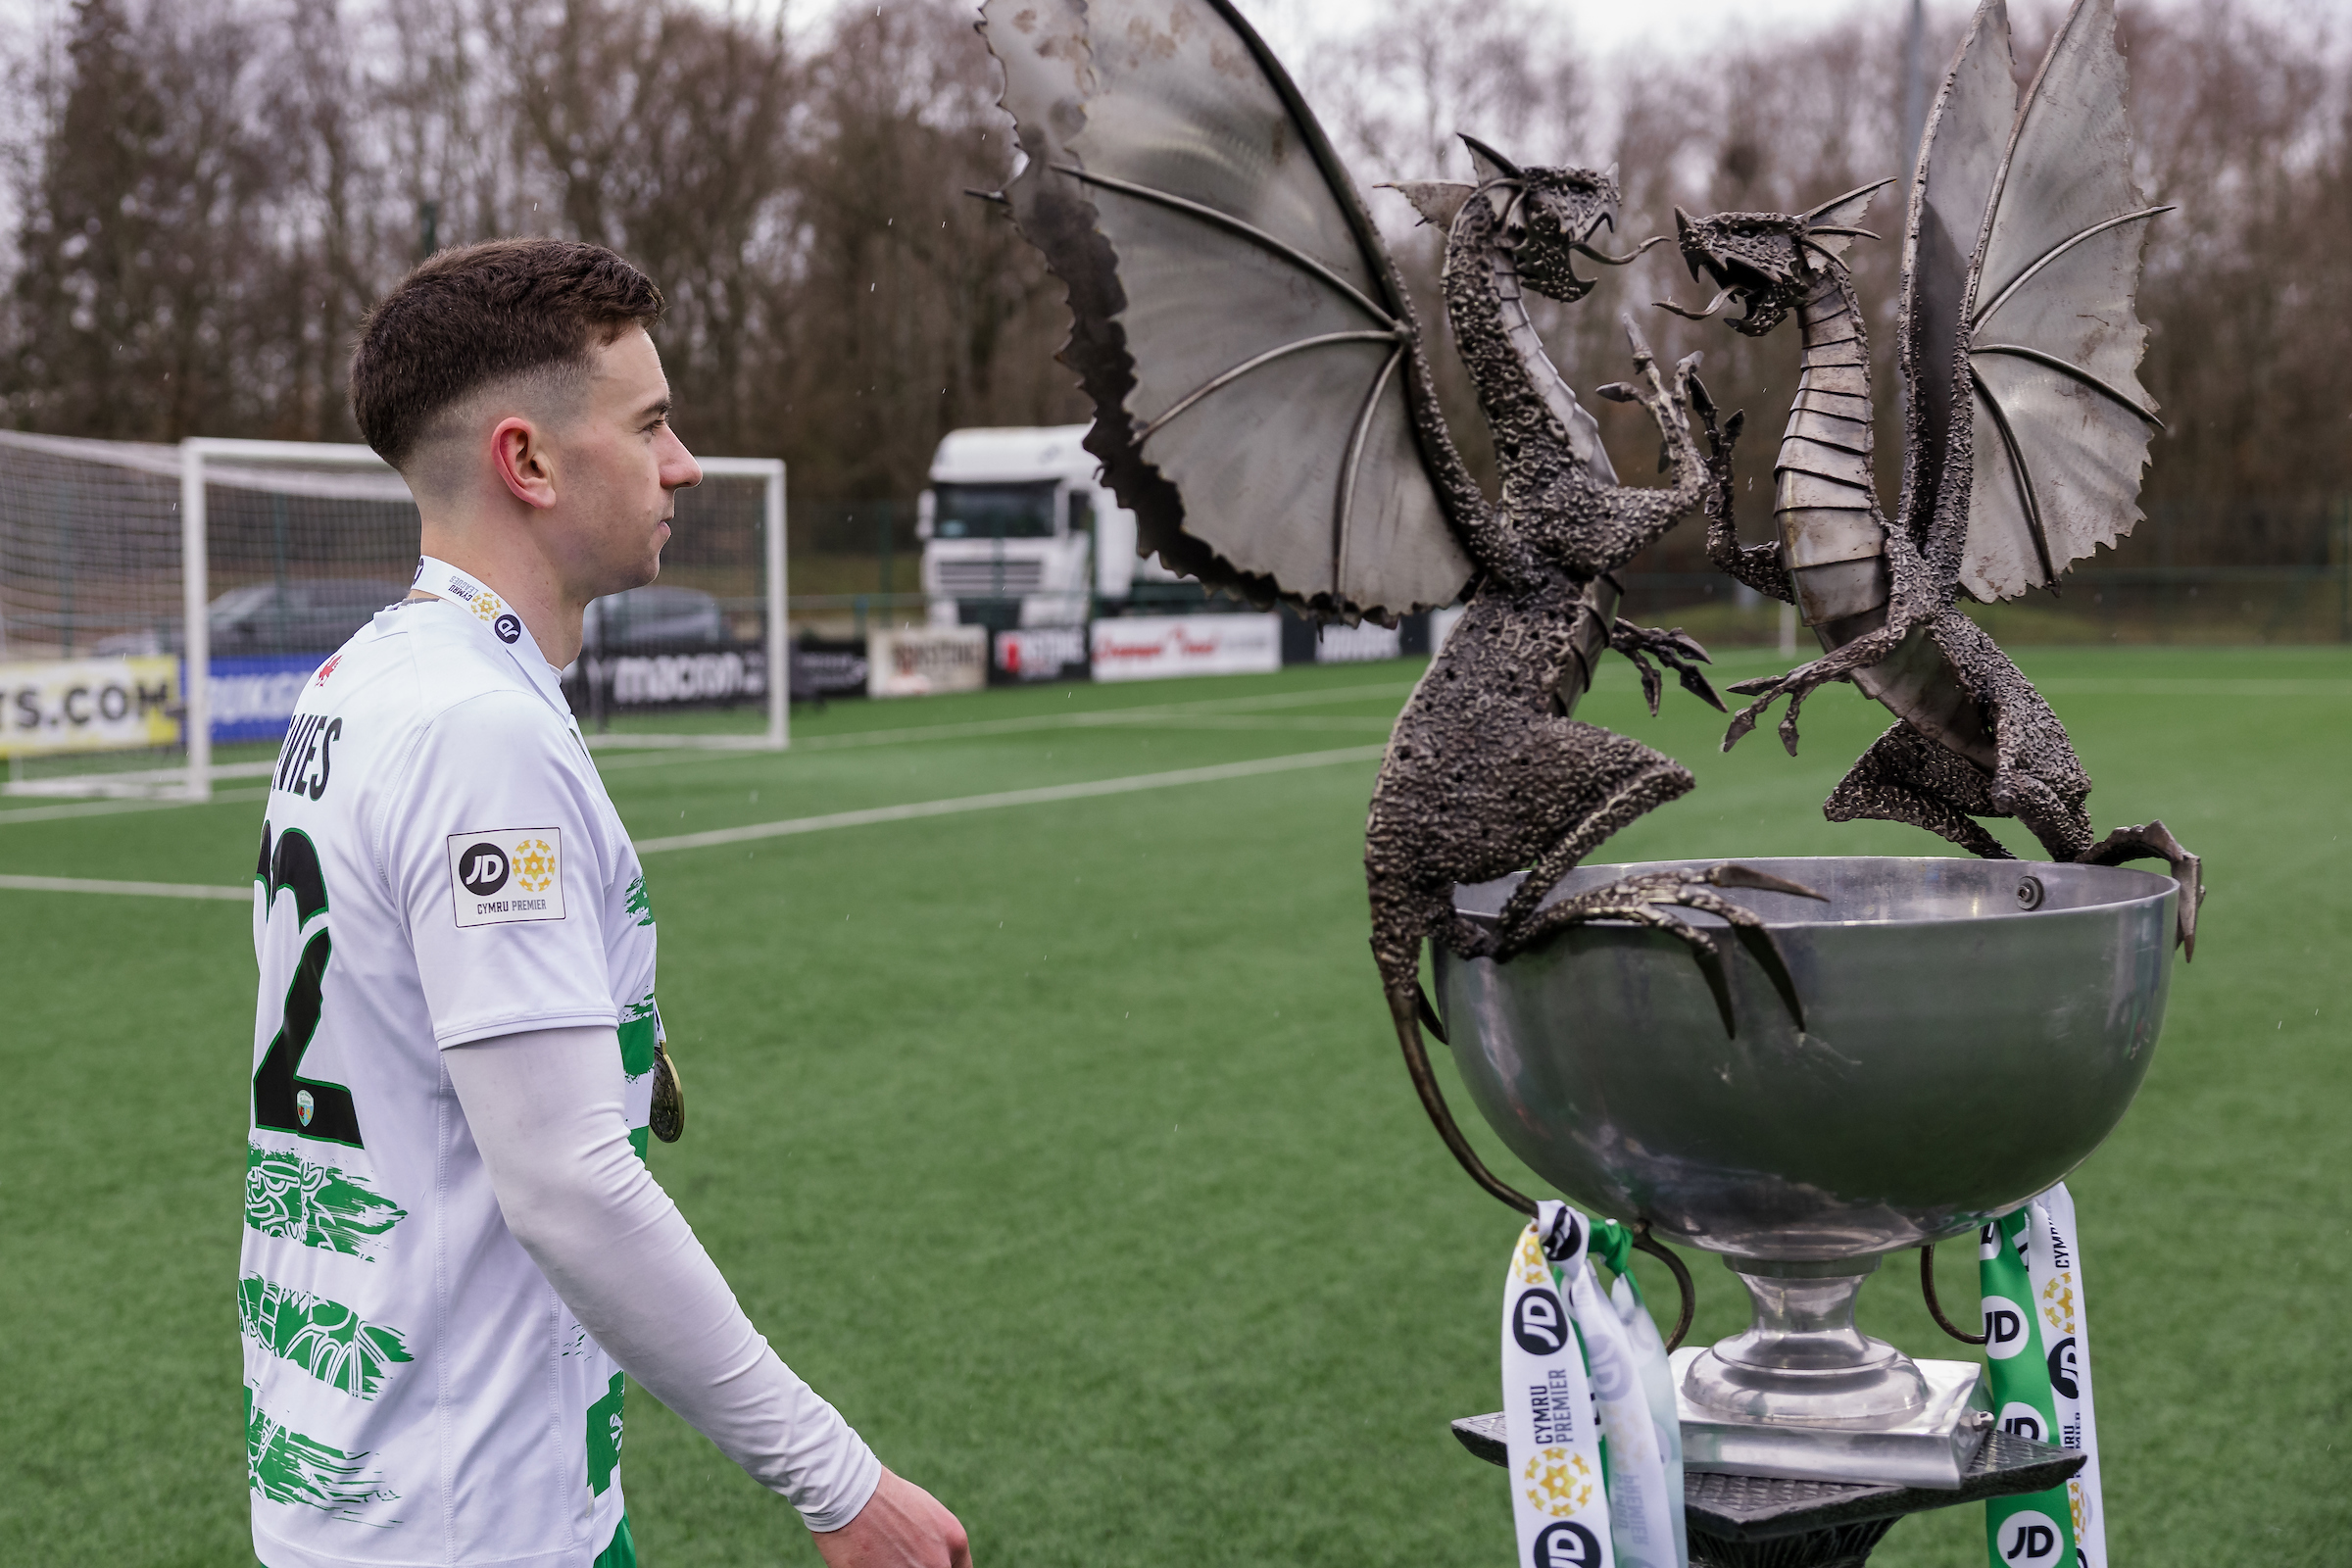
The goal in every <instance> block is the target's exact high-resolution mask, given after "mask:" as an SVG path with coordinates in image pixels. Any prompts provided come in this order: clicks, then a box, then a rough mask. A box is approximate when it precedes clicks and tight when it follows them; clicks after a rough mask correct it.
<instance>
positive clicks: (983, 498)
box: [932, 479, 1054, 539]
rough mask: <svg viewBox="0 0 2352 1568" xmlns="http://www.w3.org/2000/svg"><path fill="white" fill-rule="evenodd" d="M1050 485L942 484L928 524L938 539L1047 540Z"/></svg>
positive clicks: (1051, 496)
mask: <svg viewBox="0 0 2352 1568" xmlns="http://www.w3.org/2000/svg"><path fill="white" fill-rule="evenodd" d="M932 492H933V494H934V495H935V496H936V498H937V499H936V501H935V503H934V505H935V506H936V507H937V511H936V512H935V513H934V514H933V515H934V516H935V518H936V519H937V520H936V521H934V522H933V524H932V530H933V533H934V536H935V537H937V538H941V539H1050V538H1052V537H1053V536H1054V481H1053V480H1051V479H1041V480H1037V481H1034V482H1031V483H1026V484H942V485H934V486H932Z"/></svg>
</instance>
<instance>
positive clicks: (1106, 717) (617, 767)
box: [592, 681, 1412, 773]
mask: <svg viewBox="0 0 2352 1568" xmlns="http://www.w3.org/2000/svg"><path fill="white" fill-rule="evenodd" d="M1411 692H1412V687H1410V686H1409V685H1408V686H1399V685H1397V684H1396V683H1394V682H1391V681H1383V682H1380V683H1379V684H1377V685H1366V686H1329V687H1324V688H1322V689H1321V690H1314V691H1302V692H1268V693H1266V694H1264V695H1262V696H1257V697H1207V698H1202V699H1201V700H1199V701H1197V702H1189V703H1151V704H1145V705H1142V706H1139V707H1135V708H1094V709H1087V710H1085V711H1080V712H1075V713H1028V714H1024V715H1022V716H1021V717H1019V718H978V719H963V720H958V721H956V722H952V723H946V724H915V725H908V726H905V727H903V728H898V729H869V730H844V731H842V732H841V733H839V734H834V735H811V736H809V737H807V738H805V739H802V740H796V741H794V742H793V743H792V746H791V747H790V749H789V750H788V751H786V752H784V753H776V752H764V753H757V752H742V751H726V752H698V751H692V750H687V749H684V748H681V749H679V750H677V751H665V752H661V753H657V754H653V755H648V756H638V757H630V758H623V759H614V760H610V761H607V760H599V761H598V762H597V764H596V765H597V771H599V772H600V773H613V772H625V771H629V770H632V769H635V768H641V767H671V766H675V765H677V764H678V763H680V762H694V761H723V760H741V759H745V758H750V757H757V756H765V757H771V758H772V757H776V756H790V755H792V753H795V752H830V751H838V750H841V749H844V748H849V747H865V746H898V745H904V744H907V743H910V742H921V741H952V740H969V739H973V738H975V737H979V736H991V735H1018V734H1024V733H1030V732H1034V731H1037V730H1050V729H1096V728H1103V727H1111V728H1117V727H1125V726H1138V727H1151V726H1153V725H1155V724H1157V723H1158V722H1159V721H1160V720H1162V719H1166V718H1169V717H1178V718H1184V717H1189V716H1191V715H1194V714H1209V715H1217V714H1225V713H1242V712H1262V711H1265V710H1267V709H1279V708H1320V707H1323V706H1324V705H1326V704H1336V703H1351V702H1365V701H1369V700H1370V699H1372V698H1374V697H1393V698H1395V699H1396V700H1397V702H1398V703H1400V704H1401V703H1402V702H1403V701H1404V699H1405V698H1406V697H1407V696H1409V695H1410V694H1411ZM1382 722H1383V723H1384V724H1385V723H1387V722H1389V721H1388V720H1382ZM592 744H593V743H592Z"/></svg>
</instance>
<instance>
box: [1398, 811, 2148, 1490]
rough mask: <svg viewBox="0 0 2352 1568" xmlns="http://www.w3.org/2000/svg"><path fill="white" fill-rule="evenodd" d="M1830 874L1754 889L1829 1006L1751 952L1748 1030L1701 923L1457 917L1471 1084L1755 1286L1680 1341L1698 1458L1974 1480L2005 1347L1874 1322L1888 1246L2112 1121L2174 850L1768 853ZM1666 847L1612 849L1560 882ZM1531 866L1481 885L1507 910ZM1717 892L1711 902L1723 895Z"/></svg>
mask: <svg viewBox="0 0 2352 1568" xmlns="http://www.w3.org/2000/svg"><path fill="white" fill-rule="evenodd" d="M1745 863H1747V864H1749V865H1751V866H1752V867H1753V868H1755V869H1757V870H1759V871H1763V872H1765V873H1767V874H1770V875H1775V876H1779V877H1784V878H1787V879H1788V880H1789V881H1791V882H1795V883H1799V884H1801V885H1803V886H1805V887H1808V888H1811V889H1813V890H1815V891H1816V892H1819V893H1821V894H1822V895H1824V896H1825V897H1826V899H1827V901H1828V902H1827V903H1826V904H1817V903H1812V902H1810V901H1807V900H1802V899H1796V898H1792V897H1789V896H1787V895H1783V894H1776V893H1769V892H1759V891H1749V890H1742V889H1735V890H1731V891H1730V892H1729V894H1728V896H1729V897H1731V898H1733V899H1735V900H1736V901H1738V902H1740V903H1741V904H1743V905H1744V906H1746V907H1749V908H1750V909H1752V910H1754V911H1755V912H1756V913H1758V914H1761V915H1764V916H1765V917H1766V918H1767V919H1768V920H1769V921H1770V922H1771V927H1772V932H1773V935H1774V937H1775V939H1776V940H1777V942H1778V945H1779V948H1780V951H1781V953H1782V955H1783V956H1784V957H1785V959H1786V961H1787V964H1788V967H1789V973H1790V975H1791V976H1792V977H1793V979H1794V981H1795V985H1796V990H1797V993H1798V994H1799V995H1800V996H1801V997H1802V998H1803V999H1804V1006H1803V1021H1802V1022H1801V1024H1800V1023H1799V1022H1798V1021H1797V1020H1796V1019H1795V1018H1794V1017H1792V1016H1791V1015H1790V1013H1789V1009H1788V1008H1787V1007H1785V1006H1784V1005H1782V1002H1781V999H1780V997H1779V995H1778V994H1777V989H1776V987H1775V986H1774V985H1773V984H1772V982H1771V980H1770V979H1769V977H1768V976H1767V975H1766V973H1765V971H1764V970H1763V968H1762V967H1761V966H1759V965H1757V964H1755V963H1753V962H1748V961H1740V962H1736V963H1733V964H1731V965H1729V966H1728V972H1729V978H1730V983H1731V989H1732V1003H1733V1010H1734V1012H1735V1014H1736V1016H1737V1017H1738V1019H1739V1033H1738V1034H1737V1035H1736V1036H1734V1037H1731V1038H1728V1039H1727V1038H1726V1036H1725V1033H1724V1028H1723V1023H1722V1019H1721V1016H1720V1014H1719V1011H1718V1007H1717V1003H1716V999H1715V997H1714V995H1713V994H1712V992H1711V991H1710V989H1709V987H1708V985H1707V983H1706V981H1705V980H1704V979H1703V978H1702V976H1701V973H1700V971H1699V970H1698V969H1697V968H1696V967H1695V966H1694V965H1692V964H1691V961H1690V958H1689V956H1688V955H1687V953H1686V952H1685V950H1684V948H1683V945H1682V944H1681V943H1679V942H1677V941H1675V940H1672V939H1670V938H1668V937H1666V936H1664V935H1662V934H1660V933H1658V932H1654V931H1648V930H1642V929H1639V928H1635V927H1630V926H1599V925H1595V926H1584V927H1580V928H1577V929H1574V930H1571V931H1568V932H1565V933H1563V934H1562V935H1561V936H1559V937H1558V938H1556V939H1555V940H1554V941H1553V942H1551V943H1550V944H1549V945H1548V946H1546V947H1544V949H1542V950H1541V951H1539V952H1535V953H1530V954H1525V955H1522V956H1519V957H1516V958H1513V959H1511V960H1510V961H1509V962H1506V963H1497V962H1495V961H1493V960H1491V959H1484V958H1471V959H1464V958H1459V957H1456V956H1453V955H1452V954H1450V953H1448V952H1446V950H1445V949H1444V948H1443V947H1441V948H1438V949H1437V988H1438V1003H1439V1006H1440V1009H1441V1011H1442V1012H1443V1014H1444V1016H1445V1021H1446V1032H1447V1036H1448V1038H1449V1040H1450V1042H1451V1045H1452V1050H1453V1057H1454V1061H1455V1062H1456V1064H1457V1065H1458V1066H1459V1067H1460V1069H1461V1073H1462V1077H1463V1080H1464V1081H1465V1083H1466V1084H1467V1086H1468V1089H1469V1092H1470V1097H1471V1099H1472V1100H1473V1101H1474V1102H1475V1103H1477V1105H1478V1108H1479V1110H1480V1111H1481V1113H1483V1114H1484V1115H1485V1117H1486V1119H1487V1121H1488V1122H1489V1123H1490V1124H1491V1125H1492V1126H1493V1127H1494V1129H1495V1132H1496V1133H1497V1134H1498V1135H1500V1137H1501V1139H1502V1141H1503V1142H1504V1143H1505V1144H1507V1145H1508V1146H1509V1147H1510V1149H1511V1152H1513V1153H1515V1154H1517V1155H1518V1156H1519V1157H1520V1158H1521V1159H1523V1160H1525V1161H1526V1162H1527V1164H1528V1165H1529V1166H1530V1167H1531V1168H1532V1169H1534V1170H1535V1172H1536V1173H1537V1174H1538V1175H1540V1176H1542V1177H1543V1178H1544V1180H1546V1181H1548V1182H1550V1183H1551V1184H1552V1185H1553V1186H1555V1187H1557V1188H1558V1189H1559V1190H1560V1191H1561V1192H1562V1193H1564V1194H1566V1195H1567V1196H1568V1197H1569V1198H1570V1199H1572V1200H1573V1201H1576V1202H1578V1203H1580V1204H1582V1205H1584V1206H1586V1207H1588V1208H1590V1209H1592V1210H1593V1211H1595V1212H1597V1213H1601V1214H1607V1215H1611V1216H1614V1217H1616V1218H1618V1219H1622V1220H1625V1221H1627V1222H1629V1223H1633V1224H1638V1225H1646V1227H1647V1229H1648V1231H1649V1233H1650V1235H1651V1236H1652V1237H1655V1238H1662V1239H1664V1240H1666V1241H1671V1242H1676V1243H1680V1244H1681V1245H1683V1246H1686V1247H1691V1248H1697V1249H1699V1250H1704V1251H1709V1252H1714V1253H1718V1254H1720V1255H1721V1256H1722V1258H1723V1260H1724V1262H1725V1264H1726V1265H1727V1266H1728V1267H1729V1268H1730V1269H1731V1270H1732V1272H1733V1273H1734V1274H1736V1275H1737V1276H1738V1277H1739V1279H1740V1284H1742V1285H1743V1286H1745V1287H1746V1289H1747V1292H1748V1295H1749V1296H1750V1297H1751V1298H1752V1299H1753V1301H1754V1304H1755V1310H1754V1317H1753V1321H1752V1322H1751V1323H1750V1324H1749V1325H1748V1327H1747V1328H1746V1329H1745V1330H1744V1331H1743V1332H1741V1333H1740V1334H1736V1335H1734V1336H1732V1337H1731V1338H1729V1339H1727V1340H1723V1341H1721V1342H1720V1343H1718V1344H1716V1345H1715V1346H1713V1347H1712V1348H1706V1349H1698V1348H1687V1349H1683V1350H1680V1351H1678V1352H1677V1353H1676V1355H1675V1358H1674V1364H1675V1371H1676V1374H1677V1378H1678V1381H1679V1385H1680V1393H1681V1399H1682V1405H1683V1442H1684V1446H1685V1455H1686V1462H1687V1463H1688V1464H1689V1466H1690V1467H1691V1469H1694V1470H1700V1471H1706V1470H1717V1471H1733V1472H1738V1473H1741V1474H1747V1475H1761V1476H1786V1477H1795V1478H1802V1479H1808V1480H1819V1481H1839V1482H1850V1483H1874V1482H1875V1483H1887V1484H1898V1485H1905V1486H1912V1487H1925V1488H1934V1489H1953V1488H1957V1487H1958V1486H1959V1485H1960V1484H1961V1478H1962V1476H1963V1474H1964V1473H1965V1471H1966V1470H1967V1468H1968V1466H1969V1464H1970V1462H1971V1460H1972V1459H1973V1458H1974V1457H1975V1455H1976V1453H1977V1449H1978V1448H1979V1446H1981V1444H1982V1442H1983V1440H1984V1437H1985V1431H1986V1429H1987V1428H1989V1427H1990V1426H1991V1424H1992V1414H1991V1410H1990V1407H1989V1405H1988V1403H1987V1402H1986V1398H1985V1389H1984V1381H1983V1378H1982V1376H1981V1373H1980V1369H1979V1368H1978V1367H1977V1366H1976V1365H1975V1364H1973V1363H1970V1362H1958V1361H1934V1360H1925V1361H1923V1360H1914V1359H1913V1358H1912V1357H1910V1356H1908V1355H1905V1354H1904V1353H1903V1352H1902V1351H1900V1350H1898V1349H1896V1348H1894V1347H1892V1346H1890V1345H1887V1343H1885V1342H1884V1341H1881V1340H1877V1339H1873V1338H1871V1337H1870V1336H1868V1335H1865V1334H1863V1333H1861V1332H1860V1331H1859V1330H1858V1329H1856V1328H1855V1326H1854V1298H1855V1294H1856V1293H1857V1292H1858V1291H1859V1290H1860V1289H1861V1286H1862V1282H1863V1280H1864V1279H1865V1278H1866V1277H1867V1276H1869V1275H1870V1274H1871V1273H1872V1272H1873V1271H1875V1270H1876V1269H1877V1268H1878V1267H1879V1266H1880V1264H1881V1262H1882V1261H1883V1260H1884V1259H1886V1258H1887V1256H1888V1255H1889V1254H1892V1253H1898V1252H1903V1251H1906V1250H1911V1249H1915V1248H1922V1247H1927V1246H1931V1245H1933V1244H1934V1243H1936V1242H1938V1241H1942V1240H1945V1239H1947V1238H1951V1237H1957V1236H1964V1235H1968V1234H1970V1233H1972V1232H1974V1231H1976V1230H1977V1229H1978V1228H1979V1227H1981V1226H1983V1225H1985V1224H1986V1223H1988V1222H1989V1221H1991V1220H1993V1219H1995V1218H1998V1217H1999V1216H2001V1215H2004V1214H2008V1213H2012V1212H2014V1211H2015V1210H2017V1209H2018V1208H2020V1207H2022V1206H2024V1204H2025V1203H2026V1201H2028V1200H2030V1199H2032V1198H2033V1197H2034V1195H2036V1194H2038V1193H2040V1192H2042V1191H2044V1190H2045V1189H2047V1188H2048V1187H2049V1186H2050V1185H2051V1184H2052V1183H2054V1182H2056V1181H2058V1180H2060V1179H2061V1178H2063V1177H2064V1176H2065V1175H2066V1174H2067V1172H2069V1171H2070V1170H2072V1169H2074V1168H2075V1167H2076V1166H2077V1165H2079V1164H2081V1163H2082V1160H2083V1159H2084V1158H2086V1157H2087V1156H2088V1155H2089V1154H2090V1152H2091V1151H2092V1150H2094V1149H2096V1148H2097V1147H2098V1145H2099V1143H2100V1142H2101V1141H2102V1140H2103V1139H2105V1138H2106V1136H2107V1135H2108V1133H2110V1132H2111V1131H2113V1130H2114V1128H2115V1125H2116V1123H2117V1122H2118V1121H2119V1120H2121V1119H2122V1117H2123V1114H2124V1111H2125V1110H2126V1108H2127V1107H2129V1106H2130V1104H2131V1098H2132V1096H2133V1095H2134V1094H2136V1093H2137V1092H2138V1089H2139V1085H2140V1080H2141V1079H2142V1078H2144V1077H2145V1076H2146V1075H2147V1070H2148V1063H2149V1060H2150V1058H2151V1056H2152V1055H2153V1054H2154V1051H2155V1046H2156V1038H2157V1034H2158V1032H2159V1031H2160V1029H2161V1028H2162V1026H2163V1023H2164V1005H2165V997H2166V993H2167V990H2168V987H2169V982H2170V977H2171V973H2172V953H2173V949H2174V945H2175V942H2174V935H2175V929H2176V923H2177V919H2178V914H2177V903H2178V899H2179V896H2180V895H2179V889H2178V885H2177V884H2176V883H2175V882H2174V881H2173V879H2172V878H2170V877H2166V876H2158V875H2153V874H2150V873H2148V872H2144V871H2134V870H2128V869H2123V868H2119V867H2111V866H2084V865H2063V864H2049V863H2039V862H2023V861H1999V860H1991V861H1986V860H1960V859H1890V858H1889V859H1882V858H1831V859H1790V860H1753V861H1748V862H1745ZM1670 868H1671V867H1669V866H1666V865H1656V866H1588V867H1585V868H1583V869H1580V870H1578V871H1575V872H1573V873H1571V874H1570V875H1569V876H1568V877H1567V878H1566V879H1565V880H1564V881H1563V882H1562V884H1561V887H1560V890H1559V892H1558V894H1557V895H1556V896H1557V897H1562V898H1573V897H1575V896H1576V895H1577V894H1578V893H1580V892H1583V891H1585V890H1586V889H1588V888H1590V887H1593V886H1598V885H1601V884H1603V883H1606V882H1608V881H1609V880H1611V879H1613V878H1617V877H1622V876H1625V875H1628V874H1632V873H1638V872H1643V871H1650V870H1665V869H1670ZM1516 882H1517V879H1516V878H1512V879H1507V880H1504V881H1501V882H1494V883H1488V884H1485V885H1483V886H1479V887H1469V888H1464V889H1462V890H1461V892H1460V895H1459V897H1458V900H1457V907H1459V908H1460V909H1461V910H1462V912H1463V913H1464V914H1465V915H1467V916H1468V917H1469V918H1471V919H1472V920H1474V921H1482V922H1485V921H1492V920H1493V919H1494V918H1495V913H1496V911H1497V910H1499V909H1500V908H1501V907H1502V906H1503V904H1504V902H1505V901H1506V900H1507V898H1508V896H1509V894H1510V891H1511V890H1512V888H1513V887H1514V886H1515V885H1516ZM1693 918H1698V917H1695V916H1694V917H1693Z"/></svg>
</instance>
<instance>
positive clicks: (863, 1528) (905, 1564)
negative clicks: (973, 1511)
mask: <svg viewBox="0 0 2352 1568" xmlns="http://www.w3.org/2000/svg"><path fill="white" fill-rule="evenodd" d="M815 1539H816V1550H817V1554H818V1555H819V1556H821V1557H823V1558H824V1559H825V1563H826V1565H827V1568H972V1546H971V1543H970V1542H969V1541H968V1540H966V1539H965V1537H964V1534H963V1526H962V1525H961V1524H959V1523H957V1522H956V1516H955V1515H954V1514H952V1513H950V1512H948V1510H947V1509H946V1508H945V1507H943V1506H942V1505H941V1503H940V1500H939V1499H938V1498H937V1497H934V1496H933V1495H931V1494H929V1493H928V1492H925V1491H924V1490H923V1489H922V1488H920V1487H918V1486H916V1485H915V1484H914V1483H913V1482H911V1481H906V1480H902V1479H901V1478H899V1477H898V1476H896V1475H893V1474H892V1473H891V1471H890V1467H889V1466H887V1465H885V1466H884V1467H883V1469H882V1484H881V1485H880V1486H878V1487H876V1488H874V1495H872V1496H870V1497H868V1498H866V1500H865V1506H864V1507H862V1508H860V1509H858V1517H857V1518H855V1519H853V1520H851V1521H850V1522H849V1523H848V1524H846V1525H843V1526H842V1527H841V1528H840V1529H839V1530H834V1531H829V1532H827V1533H826V1534H824V1535H821V1536H818V1537H816V1538H815Z"/></svg>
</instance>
